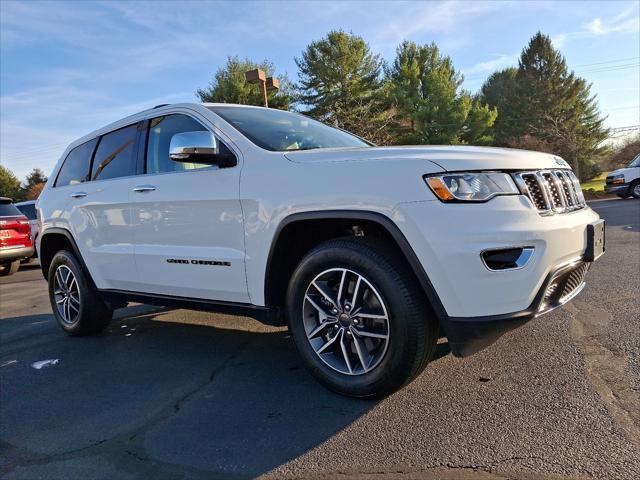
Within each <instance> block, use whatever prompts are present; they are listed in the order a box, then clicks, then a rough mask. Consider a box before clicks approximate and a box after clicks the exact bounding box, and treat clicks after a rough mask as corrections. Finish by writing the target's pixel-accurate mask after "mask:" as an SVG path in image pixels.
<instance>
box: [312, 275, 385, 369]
mask: <svg viewBox="0 0 640 480" xmlns="http://www.w3.org/2000/svg"><path fill="white" fill-rule="evenodd" d="M302 315H303V321H304V329H305V332H306V335H307V339H308V341H309V343H310V345H311V347H312V348H313V350H314V351H315V353H316V355H318V357H319V358H320V359H321V360H322V361H323V362H324V363H325V364H326V365H327V366H329V367H330V368H332V369H333V370H336V371H338V372H340V373H343V374H346V375H362V374H365V373H368V372H370V371H372V370H373V369H375V368H376V367H377V366H378V365H379V364H380V362H381V361H382V359H383V358H384V355H385V353H386V351H387V347H388V346H389V334H390V329H389V315H388V310H387V307H386V305H385V304H384V301H383V299H382V297H381V295H380V294H379V293H378V291H377V290H376V289H375V287H374V286H373V285H372V284H371V282H369V281H368V280H367V279H366V278H365V277H364V276H362V275H360V274H359V273H357V272H355V271H353V270H349V269H346V268H332V269H329V270H325V271H324V272H322V273H320V274H319V275H317V276H316V277H315V278H314V279H313V280H312V281H311V283H310V284H309V286H308V287H307V290H306V292H305V295H304V300H303V306H302Z"/></svg>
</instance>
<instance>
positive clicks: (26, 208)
mask: <svg viewBox="0 0 640 480" xmlns="http://www.w3.org/2000/svg"><path fill="white" fill-rule="evenodd" d="M14 205H15V206H16V207H17V208H18V210H20V211H21V212H22V214H23V215H24V216H25V217H27V218H28V219H29V225H31V238H32V239H33V245H34V251H33V255H32V256H31V257H29V258H27V259H26V260H23V261H22V263H29V262H30V261H31V260H32V259H34V258H37V257H38V250H37V249H36V248H35V245H36V242H37V240H38V234H39V233H40V226H39V225H38V214H37V210H36V201H35V200H27V201H26V202H18V203H16V204H14Z"/></svg>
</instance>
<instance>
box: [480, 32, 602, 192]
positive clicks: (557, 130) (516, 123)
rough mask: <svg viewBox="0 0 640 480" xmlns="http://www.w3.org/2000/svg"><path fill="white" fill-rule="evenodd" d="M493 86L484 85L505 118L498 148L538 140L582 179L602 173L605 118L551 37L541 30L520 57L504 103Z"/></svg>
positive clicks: (491, 101)
mask: <svg viewBox="0 0 640 480" xmlns="http://www.w3.org/2000/svg"><path fill="white" fill-rule="evenodd" d="M489 80H491V78H490V79H489ZM493 83H494V85H493V86H492V85H491V84H490V83H489V82H488V83H487V84H485V86H484V87H483V91H485V90H486V91H487V92H488V93H490V94H491V97H490V96H489V95H485V99H486V100H487V101H488V102H489V104H490V105H493V106H497V107H498V110H499V112H500V115H501V116H502V117H503V123H502V124H501V125H500V127H501V128H500V130H497V131H496V132H495V134H496V142H497V143H498V144H500V145H511V144H517V143H518V141H519V140H518V139H519V138H521V137H524V136H530V137H534V138H538V139H540V140H541V141H543V142H546V143H548V144H550V145H551V146H552V147H553V148H554V151H555V153H556V154H558V155H561V156H562V157H564V158H565V159H566V160H567V161H568V162H569V164H571V166H572V167H573V169H574V170H575V171H576V173H577V174H578V176H579V177H580V178H581V179H582V180H585V179H588V178H591V177H593V176H594V175H596V174H597V173H598V162H599V160H600V158H601V157H602V156H603V155H604V154H605V153H606V152H607V149H606V147H604V146H603V141H604V140H605V139H606V138H607V136H608V131H607V129H606V128H604V125H603V122H604V118H603V117H602V116H601V114H600V112H599V110H598V106H597V103H596V97H595V95H592V94H591V92H590V90H591V85H590V84H588V83H587V82H586V81H585V80H584V79H582V78H580V77H577V76H576V75H575V74H574V73H573V72H570V71H569V69H568V68H567V64H566V61H565V59H564V57H563V56H562V55H561V54H560V52H558V51H557V50H556V49H555V48H554V47H553V45H552V43H551V39H550V38H549V37H548V36H546V35H543V34H542V33H540V32H538V33H537V34H535V35H534V36H533V38H531V40H530V41H529V44H528V45H527V47H526V48H525V49H524V50H523V52H522V54H521V56H520V61H519V64H518V71H517V73H516V76H515V86H513V85H512V84H511V83H510V82H506V84H507V85H508V89H507V91H506V93H505V95H504V96H503V98H504V102H503V103H502V104H500V103H499V102H497V101H496V98H499V97H500V94H499V90H500V88H499V87H498V86H496V85H497V82H493ZM485 87H486V88H485ZM512 89H513V90H512Z"/></svg>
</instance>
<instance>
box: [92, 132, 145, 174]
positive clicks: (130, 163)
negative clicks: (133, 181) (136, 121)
mask: <svg viewBox="0 0 640 480" xmlns="http://www.w3.org/2000/svg"><path fill="white" fill-rule="evenodd" d="M135 141H136V125H130V126H128V127H124V128H121V129H119V130H116V131H114V132H111V133H107V134H106V135H103V136H102V138H101V139H100V143H99V144H98V149H97V150H96V154H95V156H94V159H93V167H92V170H91V180H107V179H109V178H118V177H127V176H129V175H134V174H135V173H136V162H135V156H134V152H135V150H134V145H135Z"/></svg>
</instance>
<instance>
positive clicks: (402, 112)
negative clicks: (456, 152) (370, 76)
mask: <svg viewBox="0 0 640 480" xmlns="http://www.w3.org/2000/svg"><path fill="white" fill-rule="evenodd" d="M387 82H388V83H389V85H390V87H389V89H390V98H391V101H392V103H393V105H394V106H395V108H396V109H397V117H398V118H399V121H398V122H397V123H396V130H397V133H398V135H399V140H400V141H401V142H404V143H422V144H434V143H439V144H452V143H479V144H485V143H490V142H491V141H492V138H491V137H490V136H488V135H487V130H488V129H489V127H491V125H492V124H493V122H494V121H495V119H496V115H497V112H496V110H495V109H492V108H489V107H488V106H486V105H483V104H482V103H481V102H480V101H479V99H474V98H472V97H471V95H470V94H469V92H467V91H464V90H461V88H460V87H461V84H462V75H460V74H459V73H458V72H456V70H455V69H454V68H453V65H452V62H451V59H450V58H449V57H446V56H441V55H440V52H439V50H438V47H437V46H436V45H435V44H434V43H432V44H431V45H423V46H420V45H417V44H415V43H414V42H409V41H405V42H403V43H402V44H401V45H400V46H399V47H398V49H397V51H396V57H395V60H394V61H393V64H392V65H391V67H390V68H389V69H388V70H387Z"/></svg>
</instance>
